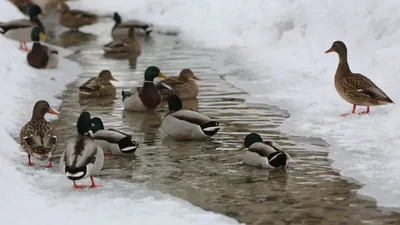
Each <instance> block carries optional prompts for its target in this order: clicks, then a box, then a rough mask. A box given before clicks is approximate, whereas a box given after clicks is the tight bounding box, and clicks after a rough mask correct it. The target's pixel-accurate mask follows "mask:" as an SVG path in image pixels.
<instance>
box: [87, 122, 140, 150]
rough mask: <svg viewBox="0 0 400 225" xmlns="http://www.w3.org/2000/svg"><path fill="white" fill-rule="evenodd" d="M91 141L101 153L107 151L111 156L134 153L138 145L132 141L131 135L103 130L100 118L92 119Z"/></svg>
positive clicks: (113, 130) (112, 130)
mask: <svg viewBox="0 0 400 225" xmlns="http://www.w3.org/2000/svg"><path fill="white" fill-rule="evenodd" d="M91 131H92V132H93V135H92V137H93V139H94V142H96V144H98V145H99V146H100V147H101V148H102V149H103V151H109V152H110V155H113V154H121V153H122V154H129V153H134V152H135V151H136V149H137V148H138V147H139V143H137V142H136V141H134V140H132V135H129V134H125V133H123V132H121V131H118V130H115V129H107V130H105V129H104V125H103V121H101V119H100V118H98V117H94V118H92V127H91Z"/></svg>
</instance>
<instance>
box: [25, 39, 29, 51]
mask: <svg viewBox="0 0 400 225" xmlns="http://www.w3.org/2000/svg"><path fill="white" fill-rule="evenodd" d="M24 50H25V51H27V52H29V48H28V47H27V46H26V42H25V41H24Z"/></svg>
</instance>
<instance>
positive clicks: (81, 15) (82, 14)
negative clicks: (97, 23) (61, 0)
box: [68, 10, 97, 19]
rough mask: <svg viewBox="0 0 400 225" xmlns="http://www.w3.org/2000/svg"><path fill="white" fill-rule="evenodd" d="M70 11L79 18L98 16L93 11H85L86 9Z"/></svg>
mask: <svg viewBox="0 0 400 225" xmlns="http://www.w3.org/2000/svg"><path fill="white" fill-rule="evenodd" d="M68 13H69V14H70V15H73V16H75V17H77V18H86V19H92V18H96V17H97V16H96V15H95V14H93V13H89V12H85V11H80V10H69V11H68Z"/></svg>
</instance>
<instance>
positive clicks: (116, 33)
mask: <svg viewBox="0 0 400 225" xmlns="http://www.w3.org/2000/svg"><path fill="white" fill-rule="evenodd" d="M113 19H114V21H115V25H114V27H113V28H112V30H111V36H112V37H113V39H114V40H119V39H121V38H122V39H125V38H126V37H127V36H128V31H129V28H131V27H132V28H138V29H135V33H137V34H139V35H140V34H142V35H143V34H145V35H146V36H149V35H150V33H151V32H152V31H153V25H152V24H150V23H145V22H142V21H138V20H127V21H122V18H121V16H120V15H119V14H118V13H117V12H115V13H114V15H113ZM140 30H143V31H144V32H139V31H140Z"/></svg>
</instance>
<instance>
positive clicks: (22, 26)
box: [0, 4, 45, 51]
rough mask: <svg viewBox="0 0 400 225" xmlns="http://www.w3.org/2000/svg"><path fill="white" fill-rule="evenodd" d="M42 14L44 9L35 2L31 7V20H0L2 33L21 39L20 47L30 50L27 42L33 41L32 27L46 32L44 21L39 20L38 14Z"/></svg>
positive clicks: (8, 36)
mask: <svg viewBox="0 0 400 225" xmlns="http://www.w3.org/2000/svg"><path fill="white" fill-rule="evenodd" d="M39 14H42V9H41V8H40V7H39V6H38V5H35V4H32V5H30V7H29V20H28V19H19V20H12V21H9V22H0V33H2V34H3V35H4V36H5V37H7V38H10V39H13V40H16V41H19V43H20V48H21V49H22V50H25V51H29V49H28V47H26V42H31V41H32V39H31V34H32V29H33V28H34V27H39V28H40V29H42V31H43V33H45V29H44V26H43V23H42V22H41V21H40V20H39V17H38V15H39Z"/></svg>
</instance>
